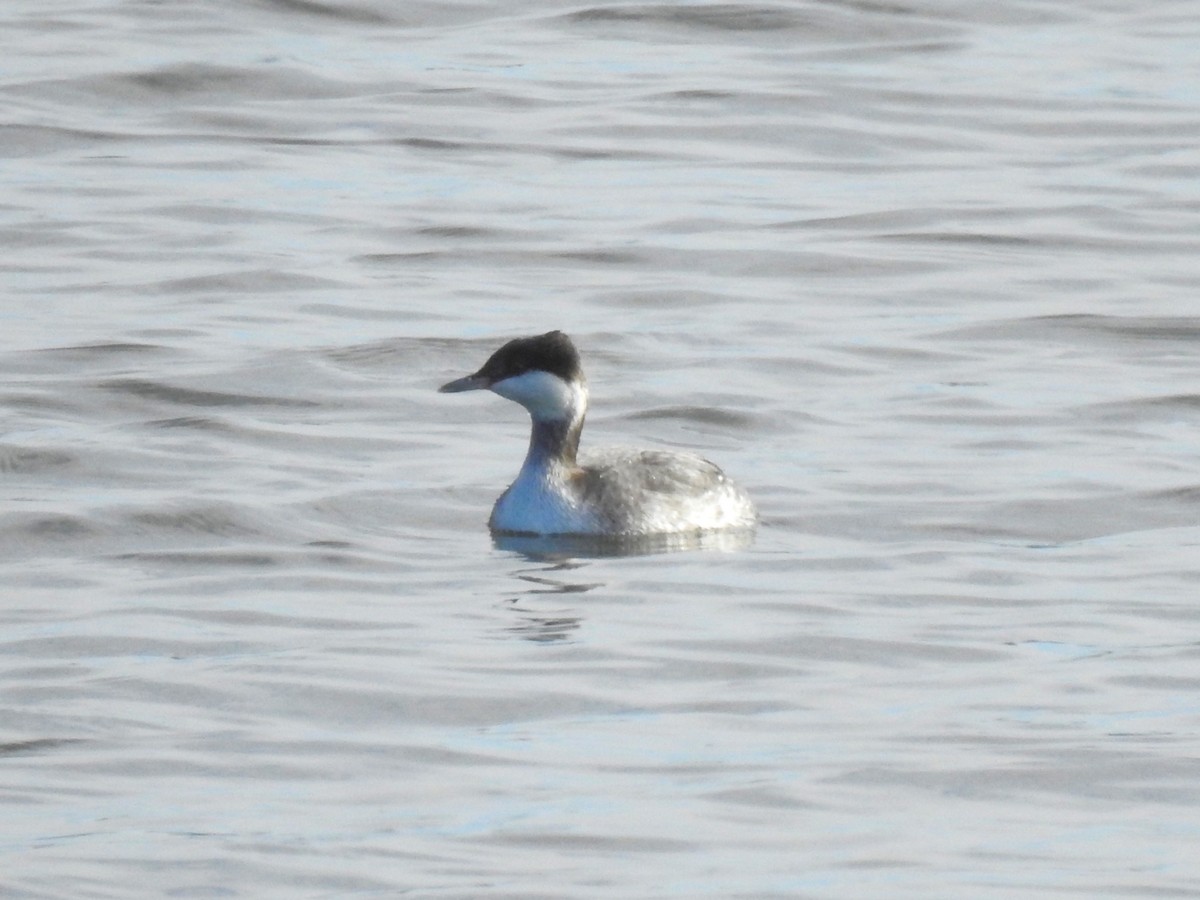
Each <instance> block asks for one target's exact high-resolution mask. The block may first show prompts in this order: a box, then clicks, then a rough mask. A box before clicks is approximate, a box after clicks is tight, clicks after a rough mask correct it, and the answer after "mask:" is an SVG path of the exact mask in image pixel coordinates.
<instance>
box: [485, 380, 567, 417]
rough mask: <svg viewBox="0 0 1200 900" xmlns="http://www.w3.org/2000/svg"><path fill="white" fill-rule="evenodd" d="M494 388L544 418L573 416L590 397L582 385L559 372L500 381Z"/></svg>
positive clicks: (530, 412)
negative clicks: (576, 383)
mask: <svg viewBox="0 0 1200 900" xmlns="http://www.w3.org/2000/svg"><path fill="white" fill-rule="evenodd" d="M492 390H493V391H494V392H495V393H497V394H499V395H500V396H501V397H505V398H507V399H509V400H513V401H515V402H517V403H520V404H521V405H522V406H523V407H525V408H526V409H527V410H529V414H530V415H531V416H533V417H534V418H535V419H541V420H542V421H552V420H555V419H566V418H570V417H572V416H573V415H574V414H575V412H576V410H577V409H579V407H580V404H581V402H583V401H585V399H586V398H585V395H584V394H583V388H582V387H580V386H578V385H570V384H567V382H565V381H563V380H562V379H561V378H559V377H558V376H557V375H551V374H550V373H549V372H541V371H530V372H525V373H523V374H521V375H514V376H513V377H512V378H505V379H504V380H503V381H497V382H496V383H495V384H493V385H492Z"/></svg>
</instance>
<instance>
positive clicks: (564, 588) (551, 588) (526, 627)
mask: <svg viewBox="0 0 1200 900" xmlns="http://www.w3.org/2000/svg"><path fill="white" fill-rule="evenodd" d="M585 565H586V563H577V562H572V561H571V560H558V561H554V562H552V563H551V564H550V565H547V566H542V567H539V568H538V569H537V570H535V571H536V572H537V573H538V574H531V573H530V572H529V571H520V570H518V571H517V572H515V573H514V574H515V575H516V576H517V578H519V579H520V580H521V581H527V582H529V583H530V584H533V585H537V587H534V588H530V589H529V590H527V591H525V599H530V598H534V597H537V595H539V594H582V593H585V592H587V591H590V590H592V588H598V587H601V586H602V585H601V584H599V583H596V582H585V583H576V582H571V581H565V580H563V579H561V578H553V577H550V576H549V575H548V574H546V573H553V572H570V571H572V570H574V569H581V568H583V567H584V566H585ZM507 602H508V603H509V604H510V607H509V608H510V609H512V610H513V611H514V612H515V613H517V614H518V615H519V616H520V617H521V619H520V621H519V622H518V623H517V624H516V625H512V626H510V627H508V628H506V629H505V631H507V632H509V633H510V634H515V635H518V636H519V637H522V638H525V639H526V640H529V641H541V642H549V641H561V640H564V639H565V638H566V637H567V636H568V635H570V633H571V632H573V631H575V630H576V629H578V628H579V625H580V623H581V622H582V621H583V617H582V616H577V615H564V614H562V613H555V614H548V613H547V611H546V610H534V609H530V608H528V607H526V606H524V605H523V602H524V601H523V598H521V597H513V598H512V599H510V600H508V601H507Z"/></svg>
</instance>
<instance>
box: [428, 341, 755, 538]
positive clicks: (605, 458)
mask: <svg viewBox="0 0 1200 900" xmlns="http://www.w3.org/2000/svg"><path fill="white" fill-rule="evenodd" d="M439 390H440V391H442V392H443V393H458V392H459V391H480V390H490V391H492V392H493V393H496V394H499V395H500V396H501V397H506V398H508V399H509V400H513V401H516V402H517V403H520V404H521V405H522V406H523V407H525V408H526V409H527V410H529V415H530V417H531V418H532V419H533V433H532V435H531V436H530V439H529V452H528V453H527V454H526V456H525V462H524V464H523V465H522V466H521V471H520V472H519V473H518V475H517V480H516V481H514V482H513V483H512V484H511V485H510V486H509V488H508V490H506V491H505V492H504V493H503V494H501V495H500V499H499V500H497V501H496V505H495V506H494V507H493V508H492V515H491V518H490V519H489V520H488V526H489V527H490V528H491V529H492V531H495V532H498V533H502V534H535V535H607V536H620V537H625V536H639V535H656V534H681V533H685V532H700V531H709V530H714V529H730V528H741V529H747V528H752V527H753V526H754V525H755V523H756V522H757V519H758V516H757V513H756V512H755V510H754V504H753V503H752V502H751V501H750V498H749V497H747V496H746V493H745V492H744V491H743V490H742V489H741V488H739V487H738V486H737V485H736V484H734V483H733V482H732V481H730V480H729V478H727V477H726V476H725V473H724V472H722V471H721V470H720V469H719V468H717V466H715V465H713V464H712V463H710V462H709V461H708V460H706V459H702V458H700V457H699V456H696V455H694V454H691V453H676V452H672V451H669V450H636V449H627V448H616V447H614V448H609V449H605V450H599V451H593V452H589V453H585V454H584V455H583V458H582V459H581V460H579V461H578V462H576V452H577V451H578V449H579V434H580V432H581V431H582V430H583V417H584V415H585V414H586V413H587V400H588V390H587V380H586V379H585V378H584V377H583V369H582V368H581V366H580V363H579V352H578V351H577V350H576V349H575V345H574V344H572V343H571V339H570V338H568V337H567V336H566V335H565V334H563V333H562V332H561V331H549V332H547V333H546V334H542V335H537V336H536V337H527V338H517V339H516V340H513V341H509V342H508V343H507V344H505V345H504V346H503V347H501V348H500V349H499V350H497V351H496V352H495V353H493V354H492V355H491V357H490V358H489V359H488V361H487V362H485V363H484V364H483V368H481V369H480V370H479V371H478V372H476V373H475V374H474V375H467V376H466V377H464V378H459V379H457V380H455V381H451V382H450V383H449V384H444V385H442V386H441V388H439Z"/></svg>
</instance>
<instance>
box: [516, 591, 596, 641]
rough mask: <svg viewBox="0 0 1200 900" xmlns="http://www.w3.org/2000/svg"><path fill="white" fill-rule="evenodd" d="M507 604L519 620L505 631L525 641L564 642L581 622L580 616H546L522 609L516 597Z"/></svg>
mask: <svg viewBox="0 0 1200 900" xmlns="http://www.w3.org/2000/svg"><path fill="white" fill-rule="evenodd" d="M508 602H509V603H510V604H511V608H512V610H513V611H514V612H516V613H517V614H518V615H519V616H520V620H519V621H518V622H517V623H516V624H515V625H510V626H509V627H508V628H506V629H505V631H507V632H508V633H509V634H515V635H517V637H521V638H524V639H525V640H527V641H537V642H539V643H550V642H552V641H562V640H566V639H567V638H568V637H569V636H570V635H571V633H572V632H574V631H577V630H578V629H579V626H580V624H581V623H582V622H583V617H582V616H562V615H560V616H548V615H546V614H545V613H535V612H534V611H533V610H529V609H523V608H522V607H521V601H520V599H519V598H516V597H514V598H513V599H512V600H509V601H508Z"/></svg>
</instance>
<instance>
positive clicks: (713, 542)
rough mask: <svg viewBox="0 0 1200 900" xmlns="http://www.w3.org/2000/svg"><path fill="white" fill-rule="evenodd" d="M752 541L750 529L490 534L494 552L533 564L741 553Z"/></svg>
mask: <svg viewBox="0 0 1200 900" xmlns="http://www.w3.org/2000/svg"><path fill="white" fill-rule="evenodd" d="M753 542H754V529H752V528H744V529H727V530H724V531H694V532H689V533H687V534H650V535H638V536H622V535H613V536H609V535H582V534H555V535H529V534H494V535H492V543H493V544H494V545H495V547H496V549H497V550H510V551H512V552H514V553H520V554H522V555H523V556H525V557H526V558H528V559H530V560H533V561H543V562H551V561H562V560H568V559H570V558H572V557H582V558H584V559H599V558H602V557H609V556H649V555H652V554H655V553H675V552H678V551H683V550H720V551H724V552H732V551H734V550H744V549H745V548H747V547H749V546H750V544H751V543H753Z"/></svg>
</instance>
